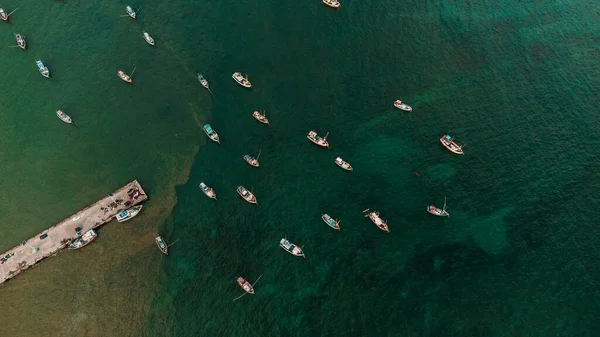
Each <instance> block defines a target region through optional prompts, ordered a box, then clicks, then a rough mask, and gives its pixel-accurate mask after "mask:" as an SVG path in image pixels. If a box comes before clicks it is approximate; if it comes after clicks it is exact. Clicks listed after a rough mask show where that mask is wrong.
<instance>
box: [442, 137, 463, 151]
mask: <svg viewBox="0 0 600 337" xmlns="http://www.w3.org/2000/svg"><path fill="white" fill-rule="evenodd" d="M453 139H454V138H453V137H450V135H443V136H442V138H440V143H442V145H444V147H445V148H446V149H448V151H450V152H452V153H455V154H465V153H464V152H463V150H462V148H463V146H464V145H458V144H456V143H455V142H454V140H453Z"/></svg>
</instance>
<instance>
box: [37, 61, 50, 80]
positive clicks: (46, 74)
mask: <svg viewBox="0 0 600 337" xmlns="http://www.w3.org/2000/svg"><path fill="white" fill-rule="evenodd" d="M35 65H36V66H37V67H38V71H39V72H40V74H42V76H44V77H46V78H50V70H49V69H48V67H46V66H45V65H44V63H42V60H36V61H35Z"/></svg>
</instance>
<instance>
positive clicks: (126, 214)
mask: <svg viewBox="0 0 600 337" xmlns="http://www.w3.org/2000/svg"><path fill="white" fill-rule="evenodd" d="M142 207H144V205H138V206H133V207H131V208H130V209H127V210H122V211H120V212H119V213H117V215H116V216H115V218H116V219H117V221H118V222H124V221H127V220H129V219H131V218H133V217H135V216H136V215H138V214H139V213H140V211H141V210H142Z"/></svg>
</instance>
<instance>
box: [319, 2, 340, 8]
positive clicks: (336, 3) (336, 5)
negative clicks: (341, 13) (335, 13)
mask: <svg viewBox="0 0 600 337" xmlns="http://www.w3.org/2000/svg"><path fill="white" fill-rule="evenodd" d="M323 3H324V4H325V5H327V6H329V7H331V8H338V7H340V6H341V4H340V2H339V1H337V0H323Z"/></svg>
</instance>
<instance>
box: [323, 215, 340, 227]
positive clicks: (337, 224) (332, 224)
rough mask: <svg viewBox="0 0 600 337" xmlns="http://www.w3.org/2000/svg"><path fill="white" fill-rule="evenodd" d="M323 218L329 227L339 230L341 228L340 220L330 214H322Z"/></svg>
mask: <svg viewBox="0 0 600 337" xmlns="http://www.w3.org/2000/svg"><path fill="white" fill-rule="evenodd" d="M321 219H323V221H325V223H326V224H328V225H329V227H331V228H333V229H337V230H338V231H339V230H340V221H339V220H336V219H334V218H332V217H330V216H329V214H321Z"/></svg>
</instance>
